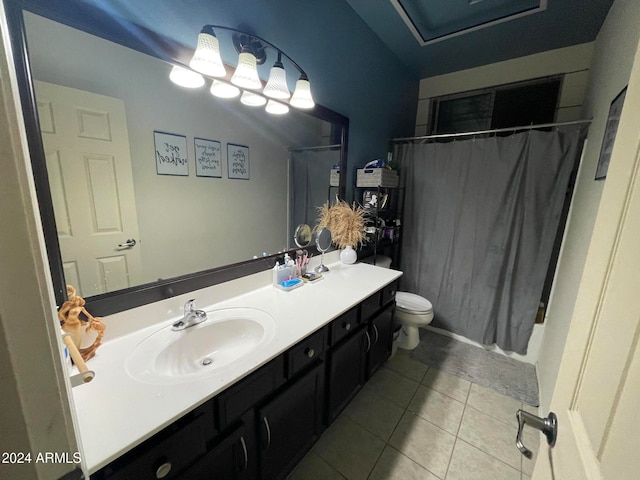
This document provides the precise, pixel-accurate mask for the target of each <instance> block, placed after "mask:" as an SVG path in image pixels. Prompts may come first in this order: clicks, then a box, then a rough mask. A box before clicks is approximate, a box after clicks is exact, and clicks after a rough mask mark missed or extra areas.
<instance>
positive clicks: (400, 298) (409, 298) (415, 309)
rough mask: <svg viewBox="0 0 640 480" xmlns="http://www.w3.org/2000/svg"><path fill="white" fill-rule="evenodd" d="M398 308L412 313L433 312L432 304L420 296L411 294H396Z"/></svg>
mask: <svg viewBox="0 0 640 480" xmlns="http://www.w3.org/2000/svg"><path fill="white" fill-rule="evenodd" d="M396 307H397V308H400V309H402V310H404V311H406V312H410V313H418V314H424V313H430V312H431V311H432V310H433V305H431V302H430V301H429V300H427V299H426V298H424V297H421V296H420V295H416V294H415V293H409V292H397V293H396Z"/></svg>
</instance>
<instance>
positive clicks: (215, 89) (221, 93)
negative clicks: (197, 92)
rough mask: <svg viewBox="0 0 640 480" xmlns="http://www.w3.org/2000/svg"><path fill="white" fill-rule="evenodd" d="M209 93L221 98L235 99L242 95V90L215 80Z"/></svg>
mask: <svg viewBox="0 0 640 480" xmlns="http://www.w3.org/2000/svg"><path fill="white" fill-rule="evenodd" d="M209 91H210V92H211V95H214V96H216V97H220V98H234V97H237V96H238V95H240V89H239V88H238V87H236V86H233V85H230V84H228V83H224V82H221V81H220V80H214V81H213V83H212V84H211V88H210V89H209Z"/></svg>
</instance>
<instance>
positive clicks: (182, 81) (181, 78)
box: [169, 65, 204, 88]
mask: <svg viewBox="0 0 640 480" xmlns="http://www.w3.org/2000/svg"><path fill="white" fill-rule="evenodd" d="M169 79H170V80H171V81H172V82H173V83H175V84H176V85H180V86H181V87H186V88H199V87H201V86H203V85H204V78H203V77H202V75H200V74H199V73H197V72H194V71H193V70H189V69H188V68H183V67H179V66H178V65H174V66H173V68H172V69H171V73H169Z"/></svg>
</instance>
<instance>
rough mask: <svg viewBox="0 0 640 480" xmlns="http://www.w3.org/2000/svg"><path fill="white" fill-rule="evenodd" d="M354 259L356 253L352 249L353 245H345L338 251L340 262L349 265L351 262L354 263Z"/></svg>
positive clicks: (356, 256)
mask: <svg viewBox="0 0 640 480" xmlns="http://www.w3.org/2000/svg"><path fill="white" fill-rule="evenodd" d="M356 260H358V254H357V253H356V251H355V250H354V249H353V247H349V246H347V247H345V248H343V249H342V251H341V252H340V261H341V262H342V263H346V264H347V265H351V264H352V263H356Z"/></svg>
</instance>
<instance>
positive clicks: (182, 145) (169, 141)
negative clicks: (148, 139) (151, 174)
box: [153, 131, 189, 176]
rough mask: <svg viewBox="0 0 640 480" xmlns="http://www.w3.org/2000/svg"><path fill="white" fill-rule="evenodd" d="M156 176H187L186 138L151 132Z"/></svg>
mask: <svg viewBox="0 0 640 480" xmlns="http://www.w3.org/2000/svg"><path fill="white" fill-rule="evenodd" d="M153 139H154V141H155V147H156V171H157V172H158V175H183V176H186V175H189V163H188V157H187V137H185V136H184V135H176V134H174V133H165V132H156V131H154V132H153Z"/></svg>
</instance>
